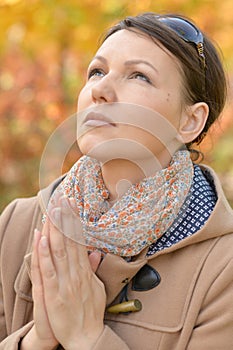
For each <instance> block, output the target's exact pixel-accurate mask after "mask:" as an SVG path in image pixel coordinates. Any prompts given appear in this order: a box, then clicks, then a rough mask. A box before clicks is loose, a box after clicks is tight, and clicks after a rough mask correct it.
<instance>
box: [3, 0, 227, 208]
mask: <svg viewBox="0 0 233 350" xmlns="http://www.w3.org/2000/svg"><path fill="white" fill-rule="evenodd" d="M145 11H156V12H179V13H182V14H185V15H187V16H189V17H191V18H192V19H194V20H195V22H196V23H197V24H198V25H199V26H200V27H201V28H202V29H203V30H204V31H206V32H207V33H208V34H209V36H210V37H212V38H213V39H214V40H215V41H216V42H217V43H218V44H219V46H220V47H221V49H222V52H223V56H224V64H225V67H226V70H227V72H228V75H229V86H230V87H231V84H232V74H233V40H232V37H233V19H232V13H233V2H232V0H223V1H221V2H219V1H217V0H213V1H211V0H209V1H208V0H205V1H199V0H196V1H194V0H193V1H186V0H174V1H167V0H166V1H165V0H161V1H159V2H157V1H153V0H144V1H130V0H99V1H97V0H82V1H77V0H69V1H67V0H57V1H55V0H44V1H43V0H21V1H20V0H0V18H1V19H0V29H1V30H0V93H1V95H0V147H1V152H0V164H1V166H0V211H1V210H2V209H3V207H4V206H5V205H6V204H7V203H9V202H10V201H11V200H12V199H13V198H15V197H19V196H20V197H21V196H31V195H33V194H35V193H36V192H37V191H38V190H39V182H38V172H39V166H40V160H41V155H42V153H43V150H44V147H45V145H46V143H47V141H48V139H49V137H50V135H51V134H52V132H53V131H54V130H55V129H56V128H57V127H58V126H59V125H60V124H61V123H62V121H63V120H65V119H66V118H68V117H69V116H70V115H72V114H73V113H75V110H76V99H77V95H78V92H79V90H80V88H81V86H82V83H83V81H84V78H85V68H86V66H87V64H88V62H89V60H90V58H91V56H92V54H93V53H94V52H95V49H96V47H97V46H98V39H99V38H100V35H101V34H102V32H103V31H104V30H105V29H106V28H107V27H108V26H110V25H111V24H113V23H114V22H115V21H116V20H118V19H119V18H121V17H123V16H125V15H128V14H136V13H138V12H145ZM232 112H233V110H232V96H231V90H230V89H229V102H228V105H227V107H226V109H225V111H224V114H223V117H222V119H221V126H220V125H219V124H216V127H215V128H213V131H212V134H213V136H211V137H208V138H207V140H206V141H205V142H204V145H203V146H202V149H204V150H205V151H207V158H206V162H207V163H209V164H211V165H212V166H214V167H215V168H216V170H217V171H218V172H219V174H220V176H221V179H222V181H223V183H224V186H225V188H226V190H227V194H228V197H229V199H232V200H233V190H232V187H233V185H229V184H230V183H233V165H232V164H233V162H232V160H233V147H232V145H233V137H232V135H233V122H232ZM223 131H224V133H223ZM223 134H224V136H223ZM213 140H214V141H213ZM78 156H79V152H78V150H77V149H75V148H74V149H73V150H71V153H70V155H68V156H67V164H66V163H65V164H64V169H63V170H64V171H65V170H66V169H67V168H68V167H69V165H70V164H71V163H72V162H73V161H74V160H75V159H76V158H77V157H78Z"/></svg>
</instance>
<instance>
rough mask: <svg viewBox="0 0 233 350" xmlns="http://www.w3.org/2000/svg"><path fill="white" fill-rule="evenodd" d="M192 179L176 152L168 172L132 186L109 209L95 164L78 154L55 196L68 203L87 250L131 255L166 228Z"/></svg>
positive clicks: (185, 157)
mask: <svg viewBox="0 0 233 350" xmlns="http://www.w3.org/2000/svg"><path fill="white" fill-rule="evenodd" d="M192 180H193V164H192V161H191V159H190V154H189V152H188V151H187V150H182V151H178V152H176V153H175V154H174V155H173V158H172V160H171V162H170V164H169V166H168V167H167V168H165V169H162V170H159V171H157V172H155V174H154V175H153V176H150V177H147V178H145V179H143V180H142V181H140V182H139V183H136V184H133V185H131V186H130V188H129V189H128V190H127V191H126V192H125V193H124V194H123V196H122V197H121V198H120V199H119V200H118V201H117V202H115V204H114V205H113V206H110V204H109V201H108V197H109V192H108V190H107V188H106V186H105V184H104V180H103V177H102V172H101V165H100V163H99V162H98V161H97V160H95V159H93V158H90V157H89V156H83V157H82V158H80V159H79V160H78V161H77V163H75V165H74V166H73V167H72V168H71V170H70V171H69V173H68V174H67V176H66V177H65V179H64V180H63V181H62V183H61V184H60V185H59V186H58V188H57V189H56V190H55V193H54V194H55V195H57V194H58V193H60V195H62V196H65V197H66V198H67V199H68V201H69V202H70V205H71V207H72V211H73V212H74V213H75V215H77V216H78V218H79V219H80V221H81V223H82V229H83V232H82V234H83V236H84V239H85V242H86V244H87V245H88V246H90V247H92V248H93V249H98V250H100V251H101V252H102V253H113V254H116V255H120V256H123V257H130V256H134V255H137V254H138V253H140V252H141V251H142V250H143V249H144V248H145V247H148V246H150V245H151V244H152V243H154V242H156V240H157V239H158V238H160V237H161V236H162V235H163V234H164V233H165V232H166V231H167V230H168V228H169V227H170V226H171V225H172V223H173V221H174V220H175V218H176V216H177V215H178V212H179V210H180V208H181V207H182V205H183V203H184V201H185V199H186V197H187V195H188V194H189V190H190V187H191V184H192ZM53 196H54V195H53ZM53 196H52V197H51V200H53Z"/></svg>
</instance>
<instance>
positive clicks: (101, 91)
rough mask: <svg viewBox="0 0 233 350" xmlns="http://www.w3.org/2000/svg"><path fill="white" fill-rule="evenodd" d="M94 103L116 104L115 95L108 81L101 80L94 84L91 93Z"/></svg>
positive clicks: (111, 84) (111, 83)
mask: <svg viewBox="0 0 233 350" xmlns="http://www.w3.org/2000/svg"><path fill="white" fill-rule="evenodd" d="M91 95H92V99H93V101H94V103H111V102H117V94H116V91H115V88H114V86H113V82H111V81H110V79H106V78H102V79H101V81H99V82H96V84H95V85H94V86H93V87H92V91H91Z"/></svg>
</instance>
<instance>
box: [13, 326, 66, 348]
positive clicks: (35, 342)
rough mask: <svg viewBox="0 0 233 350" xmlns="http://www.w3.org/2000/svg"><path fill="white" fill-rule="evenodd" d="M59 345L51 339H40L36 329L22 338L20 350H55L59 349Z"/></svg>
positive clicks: (32, 329) (33, 328)
mask: <svg viewBox="0 0 233 350" xmlns="http://www.w3.org/2000/svg"><path fill="white" fill-rule="evenodd" d="M58 345H59V344H58V343H55V342H54V341H53V340H51V339H40V338H39V337H38V335H37V333H36V330H35V327H34V326H33V327H32V328H31V330H30V331H29V332H28V333H27V334H26V335H25V336H24V337H23V338H22V340H21V342H20V346H19V350H31V349H37V350H55V349H57V347H58Z"/></svg>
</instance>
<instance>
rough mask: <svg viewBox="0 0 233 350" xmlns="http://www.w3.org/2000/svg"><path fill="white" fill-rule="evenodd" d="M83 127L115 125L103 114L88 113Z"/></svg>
mask: <svg viewBox="0 0 233 350" xmlns="http://www.w3.org/2000/svg"><path fill="white" fill-rule="evenodd" d="M83 124H84V125H85V126H91V127H99V126H116V124H115V123H113V121H112V120H111V119H109V118H108V117H106V116H105V115H103V114H100V113H96V112H90V113H88V114H87V116H86V118H85V119H84V122H83Z"/></svg>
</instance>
